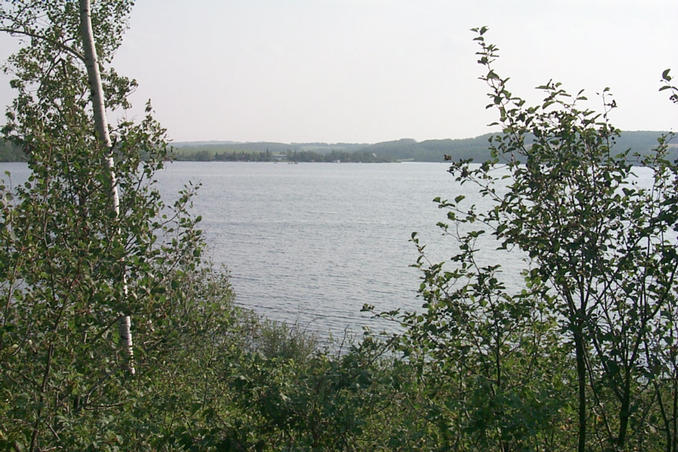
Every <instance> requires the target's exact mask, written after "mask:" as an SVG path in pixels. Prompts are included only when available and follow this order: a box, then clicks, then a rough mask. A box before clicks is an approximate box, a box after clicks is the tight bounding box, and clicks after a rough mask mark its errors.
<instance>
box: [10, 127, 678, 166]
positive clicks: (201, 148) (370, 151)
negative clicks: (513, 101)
mask: <svg viewBox="0 0 678 452" xmlns="http://www.w3.org/2000/svg"><path fill="white" fill-rule="evenodd" d="M661 134H662V132H659V131H626V132H622V134H621V137H620V138H619V139H618V140H617V144H616V150H617V151H618V152H622V151H624V150H626V149H632V150H633V151H634V152H639V153H646V152H648V151H649V150H650V149H652V148H654V147H655V146H656V145H657V138H658V137H659V136H660V135H661ZM489 137H490V134H485V135H481V136H479V137H475V138H463V139H439V140H425V141H415V140H412V139H400V140H395V141H384V142H381V143H375V144H365V143H334V144H328V143H276V142H248V143H240V142H234V141H200V142H178V143H174V145H173V154H174V157H175V159H176V160H194V161H214V160H220V161H235V160H237V161H297V162H323V161H325V162H336V161H341V162H396V161H417V162H440V161H442V160H443V155H445V154H447V155H449V156H450V157H451V159H452V160H459V159H473V160H475V161H483V160H486V159H487V158H488V157H489V152H488V150H487V148H488V138H489ZM674 141H675V143H673V144H672V155H671V158H672V159H676V158H678V140H674ZM23 160H25V156H24V155H23V153H22V152H21V150H20V148H19V147H18V146H16V145H13V144H11V143H9V142H7V141H5V140H0V161H4V162H8V161H23Z"/></svg>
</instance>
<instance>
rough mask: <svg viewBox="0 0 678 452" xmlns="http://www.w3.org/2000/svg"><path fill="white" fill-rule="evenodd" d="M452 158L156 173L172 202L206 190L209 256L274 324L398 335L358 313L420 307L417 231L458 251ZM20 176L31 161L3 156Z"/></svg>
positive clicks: (177, 168) (340, 333) (510, 259)
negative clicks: (447, 205)
mask: <svg viewBox="0 0 678 452" xmlns="http://www.w3.org/2000/svg"><path fill="white" fill-rule="evenodd" d="M447 168H448V165H446V164H444V163H385V164H360V163H355V164H353V163H341V164H336V163H300V164H295V165H293V164H288V163H245V162H175V163H172V164H170V165H168V167H167V169H165V170H163V171H162V172H161V173H160V174H159V177H158V180H159V183H160V188H161V192H162V193H163V195H164V197H165V199H166V201H168V202H171V201H172V200H173V199H174V198H176V193H177V192H178V190H179V189H180V188H181V187H182V186H183V184H185V183H186V182H188V181H189V180H190V181H192V182H194V183H201V184H202V187H201V188H200V190H199V192H198V196H197V198H196V199H195V201H194V209H193V212H194V213H195V214H196V215H201V216H202V218H203V221H202V222H201V227H202V228H203V230H204V231H205V239H206V242H207V254H208V256H209V257H210V258H211V260H212V261H213V262H214V263H215V264H216V265H221V264H223V265H225V266H226V267H227V268H228V270H229V271H230V274H231V283H232V285H233V288H234V289H235V292H236V297H237V303H238V304H240V305H242V306H245V307H248V308H251V309H253V310H254V311H255V312H257V313H260V314H262V315H264V316H266V317H268V318H270V319H274V320H280V321H284V322H288V323H290V324H296V325H297V326H298V327H300V328H301V329H303V330H306V331H309V332H311V333H314V334H316V335H318V336H319V337H320V338H321V339H327V338H328V337H333V338H334V339H336V340H341V339H342V338H343V337H344V334H345V332H348V333H350V334H353V335H359V334H361V330H362V328H363V327H364V326H369V327H370V328H371V329H373V330H382V329H387V330H391V329H392V328H393V327H394V326H393V325H390V324H388V323H387V322H385V321H383V320H379V321H374V320H372V319H371V318H370V315H368V314H365V313H361V312H360V309H361V307H362V306H363V304H365V303H368V304H371V305H374V306H375V307H376V310H377V311H385V310H391V309H394V308H403V309H407V310H416V309H419V308H420V306H421V304H422V300H421V299H419V298H418V297H417V288H418V286H419V283H420V280H419V271H418V270H417V269H414V268H411V267H410V265H411V264H413V263H414V262H415V261H416V259H417V251H416V248H415V247H414V245H413V244H412V243H411V242H410V241H409V240H410V236H411V233H412V232H413V231H417V232H419V233H420V239H421V241H422V243H426V244H427V252H430V253H431V255H432V260H433V261H439V260H444V259H446V258H449V257H450V256H451V255H452V254H453V252H454V249H455V244H454V241H453V239H452V238H450V237H443V236H442V234H441V230H440V229H439V228H438V227H436V223H437V222H439V221H443V220H444V219H445V218H446V217H445V211H442V210H440V209H438V208H437V205H436V204H435V203H433V202H432V200H433V198H435V197H436V196H441V197H443V198H453V197H455V196H457V195H459V194H462V193H463V194H466V195H467V196H469V198H470V199H475V200H477V199H478V195H477V193H475V192H474V190H475V189H474V187H473V186H471V185H464V186H463V187H460V186H459V185H458V184H456V183H455V182H454V179H453V177H452V176H451V175H450V174H448V173H447V172H446V170H447ZM5 170H10V171H11V172H12V173H13V174H15V176H13V180H15V181H19V180H21V179H22V178H25V177H26V174H27V169H26V165H25V164H17V163H10V164H7V163H2V164H0V171H2V172H4V171H5ZM495 248H496V244H492V243H487V244H485V245H483V246H482V249H483V253H484V254H483V255H481V259H484V260H485V261H486V262H487V263H498V261H501V262H500V263H502V264H504V265H505V266H506V267H507V269H508V270H507V272H508V271H511V272H512V273H507V278H508V283H509V285H514V284H515V283H516V281H517V280H516V275H517V273H518V269H520V268H522V267H523V264H522V261H521V256H520V255H518V254H504V255H501V256H499V255H497V254H496V252H495V251H494V249H495Z"/></svg>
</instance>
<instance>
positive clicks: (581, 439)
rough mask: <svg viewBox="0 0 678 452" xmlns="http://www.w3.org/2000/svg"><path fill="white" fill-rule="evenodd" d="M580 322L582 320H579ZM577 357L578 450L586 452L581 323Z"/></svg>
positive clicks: (575, 332) (584, 372)
mask: <svg viewBox="0 0 678 452" xmlns="http://www.w3.org/2000/svg"><path fill="white" fill-rule="evenodd" d="M577 322H578V323H579V322H580V321H579V320H577ZM574 343H575V358H576V360H577V382H578V386H579V391H578V404H577V405H578V412H579V419H578V424H579V428H578V434H577V436H578V443H577V451H578V452H586V363H585V362H584V353H585V349H584V343H583V338H582V327H581V324H578V325H577V326H576V329H575V331H574Z"/></svg>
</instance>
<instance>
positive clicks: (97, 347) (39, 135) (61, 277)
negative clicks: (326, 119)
mask: <svg viewBox="0 0 678 452" xmlns="http://www.w3.org/2000/svg"><path fill="white" fill-rule="evenodd" d="M131 6H132V2H130V1H121V0H98V1H96V2H94V3H93V4H91V5H90V4H89V2H88V1H82V2H80V4H78V2H64V1H57V0H54V1H6V2H4V3H3V4H2V5H1V6H0V31H4V32H6V33H9V34H11V35H12V36H16V37H17V39H19V40H20V42H21V44H22V46H21V47H20V49H19V50H18V51H17V52H16V53H15V54H14V55H12V56H11V57H10V58H9V60H8V62H7V65H6V71H8V72H9V73H11V74H12V76H13V79H12V81H11V86H12V87H13V88H14V89H15V92H16V98H15V99H14V101H13V102H12V104H11V106H10V107H9V108H8V111H7V116H6V121H5V125H4V127H3V130H2V131H3V134H4V136H5V137H6V138H7V139H10V140H12V141H14V142H15V143H17V144H18V145H19V146H21V148H22V149H23V150H24V152H25V153H26V155H27V158H28V165H29V168H30V171H31V176H30V178H29V180H28V181H27V182H26V183H23V184H19V185H16V184H15V183H13V182H12V179H11V178H10V177H7V176H5V177H4V181H0V300H1V303H0V448H3V447H15V448H26V449H29V450H40V449H46V448H50V447H61V448H65V449H70V450H82V449H86V448H94V449H100V448H103V444H109V443H108V442H110V441H113V442H115V441H119V440H118V439H116V435H117V433H116V432H115V431H113V430H111V429H112V427H111V422H112V421H111V419H112V418H111V415H112V413H113V412H115V413H120V412H121V410H126V409H127V408H129V407H130V406H132V405H133V403H134V397H133V394H134V393H135V391H136V389H137V388H140V387H141V385H142V381H146V380H143V378H145V377H144V375H145V374H147V373H148V371H149V369H151V366H152V364H151V363H153V362H158V359H157V358H156V357H163V358H166V357H167V351H168V350H169V348H168V347H169V346H168V344H171V335H172V334H175V333H174V331H175V330H176V328H175V322H176V321H177V318H178V317H180V316H181V314H180V313H179V312H178V311H177V307H176V299H173V300H169V299H168V298H169V297H167V296H166V295H165V293H166V290H167V289H168V288H171V289H172V291H173V294H174V296H177V297H181V285H180V283H179V281H180V280H181V278H182V275H183V274H185V273H187V272H190V271H192V270H193V269H194V268H196V266H197V265H199V262H200V250H201V247H202V242H201V236H200V231H199V230H197V229H196V228H195V225H196V223H197V221H198V218H193V217H192V216H191V215H190V214H189V212H188V207H189V204H190V198H191V195H192V189H191V188H190V187H189V188H187V189H185V190H183V191H182V192H181V193H180V194H179V197H178V199H177V201H176V202H175V203H173V204H172V205H169V206H167V205H165V204H164V203H163V202H162V200H161V198H160V194H159V193H158V191H157V189H156V188H155V185H154V173H155V172H156V171H157V170H159V169H161V168H162V167H163V164H164V161H165V160H166V159H167V155H168V153H167V144H166V140H165V130H164V129H163V128H162V127H160V125H159V124H158V123H157V122H156V121H155V120H154V119H153V117H152V114H151V113H152V111H151V108H150V105H149V106H148V107H147V110H146V116H145V117H144V118H143V119H142V120H141V121H140V122H138V123H133V122H130V121H124V120H123V121H121V122H118V123H117V124H115V125H114V126H113V125H110V124H108V123H107V121H106V110H108V111H113V110H119V109H125V108H129V107H130V105H129V102H128V100H127V96H128V94H129V93H130V91H131V90H132V89H133V88H134V87H135V86H136V82H135V81H134V80H131V79H128V78H126V77H123V76H120V75H119V74H117V73H116V71H115V70H114V69H113V68H111V67H109V66H110V63H111V61H112V57H113V55H114V52H115V50H116V49H117V48H118V47H119V45H120V44H121V42H122V35H123V32H124V31H125V28H126V26H127V17H128V15H129V13H130V10H131ZM97 73H98V74H97ZM130 318H134V327H135V330H134V331H135V344H134V345H135V349H134V350H136V351H138V352H140V353H138V354H137V356H135V357H134V358H135V361H132V357H133V356H132V342H131V334H130V328H129V327H130V320H129V319H130ZM116 325H119V326H120V327H119V328H116ZM135 373H136V377H135V378H134V379H132V378H131V377H132V375H134V374H135ZM83 432H86V433H83Z"/></svg>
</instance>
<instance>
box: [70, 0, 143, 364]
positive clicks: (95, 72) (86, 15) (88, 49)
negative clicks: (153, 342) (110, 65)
mask: <svg viewBox="0 0 678 452" xmlns="http://www.w3.org/2000/svg"><path fill="white" fill-rule="evenodd" d="M80 36H81V37H82V44H83V57H84V60H85V66H86V67H87V78H88V81H89V87H90V93H91V96H92V108H93V110H94V125H95V128H96V134H97V138H98V139H99V141H100V142H101V144H102V145H103V147H104V148H105V149H107V151H108V153H109V154H108V156H107V157H106V166H107V168H108V172H109V175H110V179H111V199H112V202H113V211H114V213H115V217H116V218H118V217H119V216H120V197H119V195H118V182H117V178H116V176H115V166H114V163H113V156H112V147H113V146H112V144H111V137H110V135H109V134H108V121H107V120H106V106H105V105H104V91H103V87H102V84H101V74H100V73H99V62H98V58H97V53H96V48H95V46H94V33H93V32H92V16H91V14H90V1H89V0H80ZM122 284H123V293H124V295H125V297H127V276H126V272H125V269H124V267H123V270H122ZM131 325H132V320H131V318H130V316H128V315H122V316H121V317H120V321H119V330H120V338H121V340H122V343H123V347H124V353H125V355H126V357H127V369H128V371H129V372H130V373H131V374H132V375H134V373H135V369H134V350H133V348H132V331H131Z"/></svg>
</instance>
